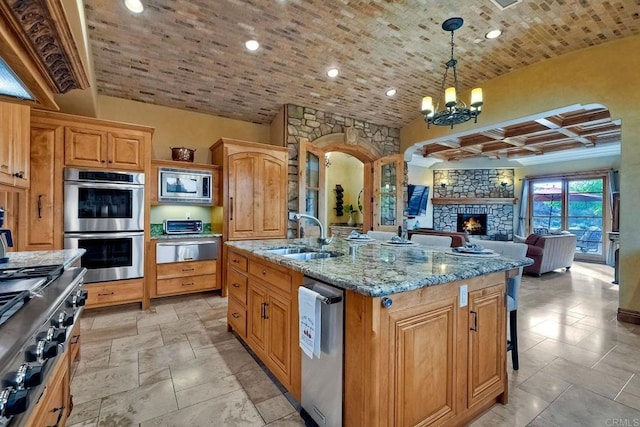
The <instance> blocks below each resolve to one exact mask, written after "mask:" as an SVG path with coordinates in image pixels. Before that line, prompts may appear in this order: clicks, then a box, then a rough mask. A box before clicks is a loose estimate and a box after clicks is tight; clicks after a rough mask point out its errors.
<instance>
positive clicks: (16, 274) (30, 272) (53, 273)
mask: <svg viewBox="0 0 640 427" xmlns="http://www.w3.org/2000/svg"><path fill="white" fill-rule="evenodd" d="M62 271H63V266H62V265H60V264H56V265H36V266H33V267H22V268H9V269H6V270H1V271H0V282H1V281H3V280H13V279H32V278H34V277H46V278H47V281H51V280H53V279H55V278H57V277H58V276H59V275H61V274H62Z"/></svg>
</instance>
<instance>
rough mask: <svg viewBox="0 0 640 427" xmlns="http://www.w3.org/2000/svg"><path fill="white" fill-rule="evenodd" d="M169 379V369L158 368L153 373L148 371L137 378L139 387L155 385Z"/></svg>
mask: <svg viewBox="0 0 640 427" xmlns="http://www.w3.org/2000/svg"><path fill="white" fill-rule="evenodd" d="M168 379H171V370H170V369H169V368H160V369H157V370H155V371H148V372H144V373H142V374H140V375H139V376H138V383H139V384H140V386H143V385H149V384H153V383H157V382H160V381H163V380H168Z"/></svg>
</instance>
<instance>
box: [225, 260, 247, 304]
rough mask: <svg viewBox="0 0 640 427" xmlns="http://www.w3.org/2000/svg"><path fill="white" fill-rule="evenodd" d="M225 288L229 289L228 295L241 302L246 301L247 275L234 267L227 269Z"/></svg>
mask: <svg viewBox="0 0 640 427" xmlns="http://www.w3.org/2000/svg"><path fill="white" fill-rule="evenodd" d="M227 289H228V290H229V295H230V296H232V297H234V298H235V299H237V300H238V301H239V302H241V303H242V304H246V303H247V276H245V275H244V274H242V273H239V272H238V271H236V270H235V269H234V268H230V269H229V277H228V282H227Z"/></svg>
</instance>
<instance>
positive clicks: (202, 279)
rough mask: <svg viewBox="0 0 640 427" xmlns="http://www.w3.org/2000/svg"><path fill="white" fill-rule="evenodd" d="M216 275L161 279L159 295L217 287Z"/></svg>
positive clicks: (158, 289)
mask: <svg viewBox="0 0 640 427" xmlns="http://www.w3.org/2000/svg"><path fill="white" fill-rule="evenodd" d="M217 287H218V284H217V283H216V276H215V275H213V274H206V275H203V276H188V277H176V278H173V279H160V280H158V283H157V291H156V292H157V294H158V295H170V294H182V293H185V292H191V291H202V290H205V289H217Z"/></svg>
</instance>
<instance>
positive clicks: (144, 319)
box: [138, 310, 178, 328]
mask: <svg viewBox="0 0 640 427" xmlns="http://www.w3.org/2000/svg"><path fill="white" fill-rule="evenodd" d="M176 321H178V315H177V314H176V313H175V311H173V310H170V311H167V312H163V313H148V314H145V315H143V316H139V317H138V327H139V328H140V327H145V326H152V325H162V324H165V323H173V322H176Z"/></svg>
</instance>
